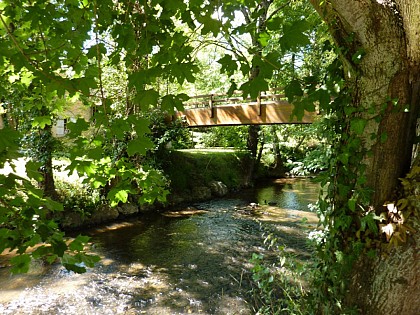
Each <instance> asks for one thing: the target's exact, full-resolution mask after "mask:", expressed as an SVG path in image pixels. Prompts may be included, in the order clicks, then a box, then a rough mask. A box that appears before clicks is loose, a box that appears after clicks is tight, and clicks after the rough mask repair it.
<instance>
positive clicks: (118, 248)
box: [0, 180, 318, 314]
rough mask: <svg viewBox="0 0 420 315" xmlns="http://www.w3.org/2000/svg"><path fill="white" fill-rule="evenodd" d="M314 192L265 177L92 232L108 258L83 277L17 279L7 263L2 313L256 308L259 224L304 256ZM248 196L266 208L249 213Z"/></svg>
mask: <svg viewBox="0 0 420 315" xmlns="http://www.w3.org/2000/svg"><path fill="white" fill-rule="evenodd" d="M317 191H318V186H317V185H316V184H313V183H310V182H309V181H308V180H287V181H278V182H276V183H266V184H264V185H262V186H261V187H260V188H257V189H252V190H247V191H243V192H241V193H238V194H237V195H234V196H231V197H230V198H225V199H219V200H212V201H210V202H203V203H199V204H197V205H195V206H196V207H197V208H199V209H202V210H205V211H200V212H199V214H198V215H184V216H175V217H173V216H166V215H161V214H157V215H153V216H150V217H148V218H140V219H137V220H133V221H130V222H126V223H120V224H115V225H111V226H109V227H102V228H97V229H92V230H90V231H86V232H85V233H87V234H89V235H90V236H91V237H92V242H93V247H94V251H95V252H96V253H98V254H99V255H101V256H102V257H103V259H102V260H101V262H100V264H98V266H97V267H95V268H94V269H91V270H89V271H88V272H87V273H86V274H83V275H76V274H73V273H69V272H67V271H65V270H63V268H62V267H60V266H54V267H53V268H49V269H48V271H47V273H46V274H44V275H39V274H43V273H44V271H42V272H39V271H38V273H37V272H34V273H33V274H31V275H23V276H12V277H10V276H7V275H6V274H5V271H6V268H3V274H1V275H0V276H1V281H2V287H1V289H0V293H1V297H0V302H1V303H2V304H0V313H1V314H56V313H60V314H253V313H254V312H253V310H252V306H251V305H250V304H249V303H248V302H247V293H248V291H249V288H250V286H249V271H248V270H249V268H250V265H249V259H250V257H251V255H252V253H253V252H264V251H265V250H264V249H263V247H262V242H263V238H262V230H261V226H260V223H259V222H263V223H262V224H263V225H266V226H268V225H269V226H270V227H272V228H275V229H277V231H278V232H279V234H280V239H281V240H282V241H283V242H284V243H286V245H287V246H288V247H290V248H291V249H292V250H295V251H296V252H297V253H298V254H302V255H305V236H306V235H305V232H304V231H303V230H302V225H301V224H300V222H301V218H302V217H303V216H306V217H309V218H310V220H309V223H311V222H312V223H314V222H315V221H316V218H315V216H314V215H313V214H312V213H310V212H306V211H307V204H308V203H310V202H314V201H315V200H316V198H317ZM250 202H258V203H259V204H260V205H261V207H259V208H258V209H257V210H256V211H254V210H255V209H249V207H248V204H249V203H250ZM189 214H190V213H189ZM267 254H268V253H267ZM22 279H28V281H29V282H27V283H26V284H27V285H22V284H23V283H24V282H22ZM19 281H21V282H20V284H19ZM23 281H25V280H23ZM16 284H19V285H16ZM25 287H26V288H25Z"/></svg>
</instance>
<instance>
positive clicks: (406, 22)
mask: <svg viewBox="0 0 420 315" xmlns="http://www.w3.org/2000/svg"><path fill="white" fill-rule="evenodd" d="M311 2H312V3H313V4H314V6H315V8H316V9H317V11H318V12H319V14H320V15H321V16H322V17H323V19H324V20H325V21H326V22H327V23H328V25H329V26H330V31H331V34H332V36H333V37H334V39H335V41H336V43H337V44H338V45H339V46H340V47H342V48H343V49H342V53H343V55H342V56H341V57H342V60H343V63H344V67H345V73H346V80H347V82H348V85H349V87H350V90H351V93H352V104H351V106H354V107H355V108H357V109H361V110H362V112H361V114H360V116H359V117H360V118H363V119H367V120H368V123H367V125H366V128H365V129H364V132H363V135H362V143H363V144H362V146H363V148H362V149H363V150H364V151H365V152H366V154H365V157H364V160H363V165H364V167H360V168H359V171H360V172H361V173H360V174H359V175H360V176H366V178H367V184H368V186H369V187H370V188H372V189H373V196H372V200H371V206H372V207H373V208H374V209H375V211H376V212H381V211H383V205H384V203H385V202H386V201H389V200H392V199H393V198H394V193H395V191H396V189H397V188H398V185H399V178H401V177H404V176H405V175H406V174H407V172H408V171H409V169H410V161H411V157H412V149H413V140H414V137H415V127H416V120H417V117H418V112H419V96H420V95H419V87H420V73H419V69H420V68H419V66H420V45H419V42H420V32H419V30H420V1H412V0H395V1H379V0H378V1H372V0H358V1H347V0H331V1H319V0H311ZM321 3H322V4H321ZM350 38H353V39H352V40H350ZM358 53H361V54H363V55H364V56H363V57H362V58H361V59H360V62H358V61H357V58H356V59H355V58H354V57H356V56H357V54H358ZM392 100H394V101H392ZM372 108H373V111H371V109H372ZM375 117H378V118H380V119H378V120H376V119H375ZM373 135H375V136H376V138H375V137H373ZM382 135H383V136H382ZM381 137H382V140H383V141H380V140H379V139H381ZM417 223H418V222H413V223H412V224H414V225H416V224H417ZM416 226H417V230H418V225H416ZM419 245H420V239H419V236H418V234H417V236H416V237H415V238H413V239H412V240H411V242H409V244H407V245H406V246H405V247H401V248H398V249H396V250H395V251H394V252H392V253H391V254H390V255H388V256H387V257H383V258H381V259H377V260H375V261H373V260H367V259H363V258H362V260H361V261H360V263H359V264H358V265H357V266H356V269H355V272H354V277H353V281H352V285H351V287H350V290H351V291H350V294H349V299H348V301H349V302H350V303H352V304H354V305H356V306H357V307H358V308H359V309H360V310H361V311H362V313H363V314H396V313H400V314H418V311H419V310H420V299H419V298H418V296H419V293H420V292H419V291H420V289H419V287H420V281H419V273H420V270H419V257H418V252H419ZM407 292H408V293H410V294H413V295H411V297H412V298H410V297H408V296H407Z"/></svg>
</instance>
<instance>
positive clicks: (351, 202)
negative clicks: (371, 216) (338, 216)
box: [347, 198, 356, 212]
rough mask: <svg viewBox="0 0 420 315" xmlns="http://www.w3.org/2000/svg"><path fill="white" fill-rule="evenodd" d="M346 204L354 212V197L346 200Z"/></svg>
mask: <svg viewBox="0 0 420 315" xmlns="http://www.w3.org/2000/svg"><path fill="white" fill-rule="evenodd" d="M347 205H348V206H349V209H350V210H351V211H352V212H354V211H356V199H354V198H351V199H349V200H348V201H347Z"/></svg>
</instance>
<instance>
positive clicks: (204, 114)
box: [175, 101, 316, 127]
mask: <svg viewBox="0 0 420 315" xmlns="http://www.w3.org/2000/svg"><path fill="white" fill-rule="evenodd" d="M292 110H293V106H292V105H291V104H289V103H288V102H287V101H278V102H272V101H270V102H261V103H260V104H258V103H257V102H256V103H253V104H239V105H237V104H235V105H225V106H217V107H216V106H214V107H213V111H212V113H211V112H209V108H197V109H187V110H184V111H182V112H177V113H176V114H175V116H176V117H183V118H184V119H185V120H186V123H187V124H188V126H189V127H205V126H232V125H254V124H259V125H265V124H310V123H312V122H313V120H314V117H315V116H316V113H309V112H305V115H304V117H303V119H302V121H298V120H297V119H296V117H293V118H291V114H292Z"/></svg>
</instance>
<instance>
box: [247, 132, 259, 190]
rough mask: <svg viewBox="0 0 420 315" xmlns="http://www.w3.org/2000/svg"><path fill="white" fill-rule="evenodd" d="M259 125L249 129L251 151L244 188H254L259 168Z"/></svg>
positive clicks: (248, 147) (248, 144)
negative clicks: (257, 168)
mask: <svg viewBox="0 0 420 315" xmlns="http://www.w3.org/2000/svg"><path fill="white" fill-rule="evenodd" d="M259 131H260V126H259V125H250V126H249V127H248V138H247V149H248V151H249V161H248V167H247V168H246V174H245V178H244V186H245V187H250V186H253V180H254V175H255V170H256V167H257V150H258V140H259V139H258V132H259Z"/></svg>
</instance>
